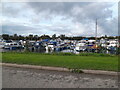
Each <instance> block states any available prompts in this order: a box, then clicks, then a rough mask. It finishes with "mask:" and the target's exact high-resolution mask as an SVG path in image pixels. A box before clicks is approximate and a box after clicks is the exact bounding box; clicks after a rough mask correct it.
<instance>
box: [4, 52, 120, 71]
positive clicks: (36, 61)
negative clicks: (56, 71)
mask: <svg viewBox="0 0 120 90" xmlns="http://www.w3.org/2000/svg"><path fill="white" fill-rule="evenodd" d="M2 62H4V63H17V64H31V65H43V66H57V67H66V68H78V69H94V70H109V71H117V70H118V57H117V56H111V55H105V54H88V53H84V54H83V53H82V54H79V55H74V54H70V53H64V54H63V53H60V54H55V53H53V54H40V53H15V52H9V53H8V52H7V53H2Z"/></svg>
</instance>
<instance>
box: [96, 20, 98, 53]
mask: <svg viewBox="0 0 120 90" xmlns="http://www.w3.org/2000/svg"><path fill="white" fill-rule="evenodd" d="M95 40H96V52H98V50H97V47H98V45H97V18H96V23H95Z"/></svg>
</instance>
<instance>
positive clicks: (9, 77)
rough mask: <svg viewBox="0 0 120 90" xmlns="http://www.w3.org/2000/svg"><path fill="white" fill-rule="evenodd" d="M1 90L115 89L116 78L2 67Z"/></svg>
mask: <svg viewBox="0 0 120 90" xmlns="http://www.w3.org/2000/svg"><path fill="white" fill-rule="evenodd" d="M2 70H3V73H2V74H3V76H2V78H3V83H2V84H3V85H2V86H3V88H117V76H106V75H93V74H76V73H70V72H57V71H46V70H35V69H21V68H12V67H5V66H4V67H3V68H2Z"/></svg>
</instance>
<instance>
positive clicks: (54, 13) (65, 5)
mask: <svg viewBox="0 0 120 90" xmlns="http://www.w3.org/2000/svg"><path fill="white" fill-rule="evenodd" d="M96 18H97V21H98V36H103V35H108V36H118V3H117V2H3V3H2V15H0V19H2V23H0V26H1V27H2V34H15V33H16V34H18V35H29V34H33V35H43V34H46V35H50V36H51V35H53V34H56V35H57V36H58V35H60V34H65V35H66V36H95V21H96Z"/></svg>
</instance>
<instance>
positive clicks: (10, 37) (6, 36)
mask: <svg viewBox="0 0 120 90" xmlns="http://www.w3.org/2000/svg"><path fill="white" fill-rule="evenodd" d="M0 36H1V38H3V39H4V40H41V39H57V38H60V39H62V40H64V39H68V40H81V39H84V38H88V39H95V37H83V36H73V37H70V36H69V37H68V36H65V35H63V34H62V35H59V36H56V34H54V35H52V36H49V35H45V34H44V35H41V36H39V35H32V34H30V35H28V36H22V35H17V34H14V35H9V34H2V35H0ZM101 38H107V39H119V38H120V36H115V37H113V36H107V35H105V36H102V37H99V38H97V39H98V40H99V39H101Z"/></svg>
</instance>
